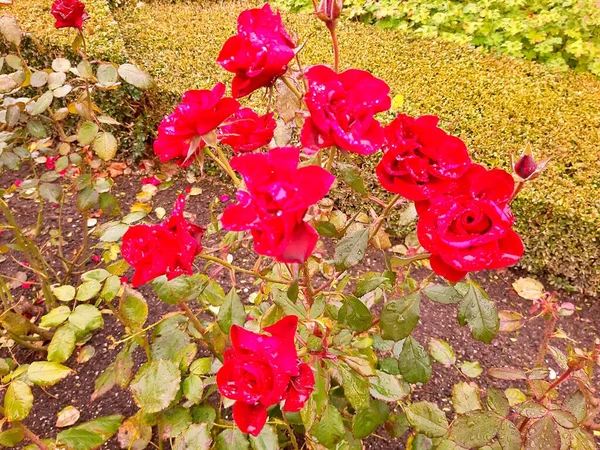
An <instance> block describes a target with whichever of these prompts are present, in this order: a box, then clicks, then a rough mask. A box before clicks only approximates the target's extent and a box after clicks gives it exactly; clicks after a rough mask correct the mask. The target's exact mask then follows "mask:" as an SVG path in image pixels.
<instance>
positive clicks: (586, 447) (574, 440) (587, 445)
mask: <svg viewBox="0 0 600 450" xmlns="http://www.w3.org/2000/svg"><path fill="white" fill-rule="evenodd" d="M571 449H572V450H596V444H595V441H594V438H593V436H592V435H591V434H589V433H588V432H587V431H585V430H583V429H582V428H576V429H575V430H573V431H572V432H571ZM503 450H504V449H503Z"/></svg>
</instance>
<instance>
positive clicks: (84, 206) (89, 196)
mask: <svg viewBox="0 0 600 450" xmlns="http://www.w3.org/2000/svg"><path fill="white" fill-rule="evenodd" d="M97 204H98V193H97V192H96V191H95V190H94V189H92V187H91V186H85V187H84V188H82V189H81V190H80V191H79V192H78V193H77V208H78V209H79V211H82V212H83V211H87V210H88V209H92V208H94V207H95V206H96V205H97Z"/></svg>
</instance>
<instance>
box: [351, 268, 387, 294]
mask: <svg viewBox="0 0 600 450" xmlns="http://www.w3.org/2000/svg"><path fill="white" fill-rule="evenodd" d="M389 282H390V280H389V278H387V277H384V276H382V275H381V274H380V273H379V272H368V273H365V274H364V275H362V276H361V277H360V278H359V279H358V281H357V282H356V288H355V289H354V295H355V296H356V297H359V298H360V297H362V296H363V295H366V294H368V293H369V292H373V291H374V290H375V289H377V288H378V287H380V286H382V285H387V286H389Z"/></svg>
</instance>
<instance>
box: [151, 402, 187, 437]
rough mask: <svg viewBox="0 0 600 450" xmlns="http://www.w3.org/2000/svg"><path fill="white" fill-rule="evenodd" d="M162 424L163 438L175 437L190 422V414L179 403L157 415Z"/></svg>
mask: <svg viewBox="0 0 600 450" xmlns="http://www.w3.org/2000/svg"><path fill="white" fill-rule="evenodd" d="M158 420H159V422H160V424H161V425H162V427H161V428H162V434H161V437H162V439H163V440H167V439H172V438H176V437H177V436H179V435H180V434H181V433H183V432H184V431H185V429H186V428H187V427H189V426H190V425H191V424H192V416H191V415H190V411H189V409H187V408H184V407H183V406H181V405H176V406H173V407H172V408H169V409H167V410H166V411H163V412H162V413H161V414H160V416H159V419H158Z"/></svg>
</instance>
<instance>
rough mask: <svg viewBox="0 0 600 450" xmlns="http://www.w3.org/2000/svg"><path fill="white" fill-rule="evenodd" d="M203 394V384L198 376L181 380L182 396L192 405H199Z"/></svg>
mask: <svg viewBox="0 0 600 450" xmlns="http://www.w3.org/2000/svg"><path fill="white" fill-rule="evenodd" d="M203 393H204V383H202V379H201V378H200V377H199V376H198V375H194V374H192V375H190V376H189V377H187V378H186V379H185V380H183V395H185V398H187V399H188V400H189V401H190V402H192V403H194V404H198V403H200V401H201V400H202V394H203Z"/></svg>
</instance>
